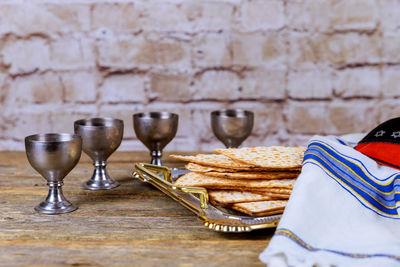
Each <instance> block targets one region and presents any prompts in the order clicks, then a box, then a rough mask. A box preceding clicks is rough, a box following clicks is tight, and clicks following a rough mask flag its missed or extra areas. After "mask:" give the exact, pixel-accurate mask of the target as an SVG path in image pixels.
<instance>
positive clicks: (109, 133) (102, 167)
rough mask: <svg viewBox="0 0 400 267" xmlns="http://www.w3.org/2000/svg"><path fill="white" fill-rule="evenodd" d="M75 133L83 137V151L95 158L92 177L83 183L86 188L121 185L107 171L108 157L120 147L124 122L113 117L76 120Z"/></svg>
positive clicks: (110, 187)
mask: <svg viewBox="0 0 400 267" xmlns="http://www.w3.org/2000/svg"><path fill="white" fill-rule="evenodd" d="M74 129H75V133H76V134H78V135H80V136H81V137H82V142H83V151H84V152H85V153H86V154H87V155H88V156H89V157H90V158H91V159H92V160H93V165H94V172H93V175H92V177H91V178H90V179H89V180H88V181H86V182H85V183H84V184H83V187H84V188H85V189H89V190H101V189H112V188H115V187H117V186H119V183H118V182H117V181H114V180H113V179H111V177H110V176H109V175H108V173H107V169H106V167H107V159H108V157H109V156H110V155H111V154H112V153H114V151H115V150H117V148H118V147H119V145H120V144H121V141H122V137H123V132H124V122H123V121H122V120H118V119H112V118H92V119H83V120H78V121H75V123H74Z"/></svg>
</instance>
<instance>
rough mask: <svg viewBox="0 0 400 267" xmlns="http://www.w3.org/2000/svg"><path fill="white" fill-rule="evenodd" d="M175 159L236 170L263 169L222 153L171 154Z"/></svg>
mask: <svg viewBox="0 0 400 267" xmlns="http://www.w3.org/2000/svg"><path fill="white" fill-rule="evenodd" d="M170 157H171V158H173V159H179V160H183V161H187V162H192V163H197V164H200V165H205V166H213V167H218V168H226V169H234V170H262V169H263V168H259V167H257V166H255V165H251V164H246V163H242V162H239V161H235V160H233V159H231V158H229V157H226V156H224V155H221V154H198V155H196V156H181V155H170Z"/></svg>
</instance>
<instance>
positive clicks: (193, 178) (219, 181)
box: [174, 172, 295, 191]
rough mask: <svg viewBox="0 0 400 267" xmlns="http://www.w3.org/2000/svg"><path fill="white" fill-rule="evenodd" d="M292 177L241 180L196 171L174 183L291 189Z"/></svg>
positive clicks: (258, 188)
mask: <svg viewBox="0 0 400 267" xmlns="http://www.w3.org/2000/svg"><path fill="white" fill-rule="evenodd" d="M294 181H295V180H293V179H280V180H243V179H224V178H216V177H211V176H207V175H204V174H201V173H197V172H189V173H187V174H185V175H183V176H181V177H180V178H178V180H176V181H175V183H174V185H176V186H183V187H190V186H199V187H205V188H209V189H240V190H248V189H250V190H251V189H253V190H260V191H266V189H269V188H280V189H292V188H293V184H294Z"/></svg>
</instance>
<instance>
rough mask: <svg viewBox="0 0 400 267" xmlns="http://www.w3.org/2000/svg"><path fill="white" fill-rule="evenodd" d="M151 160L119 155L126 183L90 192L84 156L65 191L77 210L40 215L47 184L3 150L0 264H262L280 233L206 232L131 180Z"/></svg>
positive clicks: (117, 165) (144, 155) (116, 167)
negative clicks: (266, 250)
mask: <svg viewBox="0 0 400 267" xmlns="http://www.w3.org/2000/svg"><path fill="white" fill-rule="evenodd" d="M173 153H176V152H173ZM178 153H179V152H178ZM182 154H185V153H182ZM186 154H188V153H186ZM148 160H149V157H148V152H117V153H115V154H114V155H113V156H112V157H111V158H110V161H109V165H108V170H109V173H110V175H111V176H112V177H113V178H114V179H115V180H117V181H119V182H120V184H121V186H120V187H118V188H115V189H113V190H105V191H88V190H84V189H83V188H82V183H83V182H84V181H86V180H87V179H89V177H90V176H91V174H92V172H93V166H92V164H91V162H90V159H89V158H88V157H87V156H85V155H84V156H83V157H82V159H81V161H80V163H79V164H78V165H77V167H76V168H75V169H74V170H73V171H72V172H71V173H70V174H69V175H68V176H67V177H66V178H65V185H64V187H63V190H64V193H65V195H66V197H67V198H68V199H69V200H70V201H72V202H73V203H75V204H76V205H78V206H79V209H78V210H77V211H75V212H72V213H69V214H63V215H41V214H38V213H36V212H35V211H34V210H33V208H34V207H35V206H36V205H37V204H38V203H39V202H40V201H42V200H43V199H44V198H45V197H46V195H47V191H48V188H47V186H46V182H45V180H44V179H43V178H42V177H41V176H40V175H39V174H38V173H36V172H35V170H33V169H32V167H31V166H30V165H29V163H28V162H27V159H26V156H25V153H24V152H0V265H4V266H11V265H12V266H27V265H30V266H43V265H52V266H81V265H82V266H160V265H164V266H198V265H204V264H205V265H207V266H262V264H261V262H260V261H259V260H258V255H259V253H260V252H261V251H262V250H263V249H264V248H265V247H266V246H267V244H268V242H269V240H270V238H271V237H272V235H273V233H274V230H275V229H263V230H259V231H254V232H250V233H242V234H234V233H218V232H213V231H211V230H209V229H207V228H205V227H203V226H202V223H201V221H200V220H199V219H198V218H197V217H196V216H195V215H194V214H193V213H192V212H191V211H189V210H187V209H186V208H184V207H183V206H181V205H180V204H179V203H177V202H175V201H174V200H172V199H170V198H169V197H168V196H166V195H164V194H163V193H162V192H160V191H158V190H157V189H155V188H154V187H153V186H151V185H149V184H146V183H143V182H141V181H139V180H136V179H133V178H132V176H131V173H132V170H133V166H134V163H135V162H147V161H148ZM164 162H165V163H166V165H168V166H170V167H175V166H183V165H184V163H183V162H177V161H175V160H169V159H167V158H166V159H165V160H164Z"/></svg>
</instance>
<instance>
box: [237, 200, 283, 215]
mask: <svg viewBox="0 0 400 267" xmlns="http://www.w3.org/2000/svg"><path fill="white" fill-rule="evenodd" d="M286 204H287V201H286V200H268V201H257V202H247V203H236V204H233V205H232V206H231V207H232V208H233V209H235V210H238V211H240V212H243V213H246V214H248V215H250V216H266V215H272V214H278V213H281V212H282V211H283V210H284V209H285V207H286Z"/></svg>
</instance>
